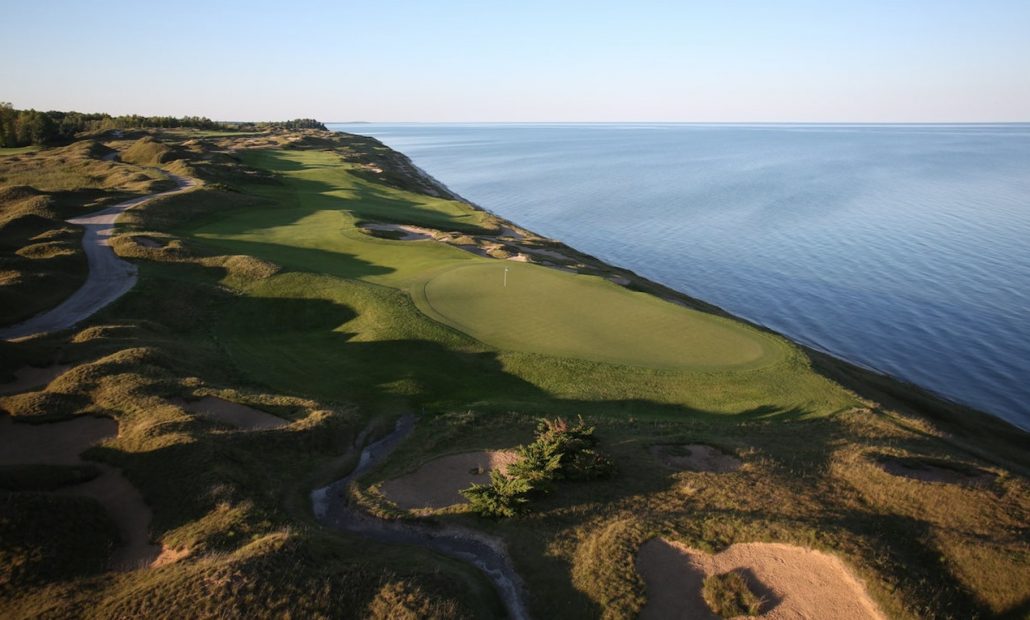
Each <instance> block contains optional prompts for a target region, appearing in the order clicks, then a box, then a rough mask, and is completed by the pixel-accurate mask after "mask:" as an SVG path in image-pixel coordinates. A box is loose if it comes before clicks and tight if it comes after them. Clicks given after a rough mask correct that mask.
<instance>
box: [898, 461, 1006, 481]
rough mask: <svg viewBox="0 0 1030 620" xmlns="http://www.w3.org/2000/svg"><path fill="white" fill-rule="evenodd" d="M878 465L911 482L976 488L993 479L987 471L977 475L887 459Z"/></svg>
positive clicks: (913, 462)
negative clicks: (909, 479) (961, 485)
mask: <svg viewBox="0 0 1030 620" xmlns="http://www.w3.org/2000/svg"><path fill="white" fill-rule="evenodd" d="M879 465H880V467H881V468H882V469H883V470H884V471H885V472H887V473H888V474H890V475H892V476H902V477H904V478H911V479H912V480H919V481H920V482H937V483H942V484H964V485H972V486H978V485H985V484H989V483H990V482H991V481H992V480H994V478H995V476H994V474H992V473H991V472H989V471H984V470H978V471H979V473H972V472H964V471H958V470H956V469H951V468H948V467H938V466H936V465H932V464H930V463H920V462H917V461H901V460H896V459H889V458H887V459H883V460H881V461H880V463H879Z"/></svg>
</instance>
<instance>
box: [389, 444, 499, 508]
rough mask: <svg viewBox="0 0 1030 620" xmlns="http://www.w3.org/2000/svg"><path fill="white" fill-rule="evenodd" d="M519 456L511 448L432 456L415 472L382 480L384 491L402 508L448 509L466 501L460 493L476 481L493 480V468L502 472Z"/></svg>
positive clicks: (481, 482) (483, 482) (482, 482)
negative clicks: (431, 458)
mask: <svg viewBox="0 0 1030 620" xmlns="http://www.w3.org/2000/svg"><path fill="white" fill-rule="evenodd" d="M515 459H516V455H515V453H514V452H511V451H499V450H498V451H484V452H465V453H463V454H452V455H449V456H441V457H440V458H436V459H433V460H431V461H429V462H427V463H425V464H424V465H422V466H421V467H419V468H418V469H417V470H415V471H414V472H412V473H410V474H407V475H404V476H401V477H400V478H394V479H393V480H388V481H386V482H384V483H383V485H382V487H381V490H382V492H383V495H385V496H386V498H387V499H389V500H390V501H392V502H393V503H395V504H397V506H398V507H399V508H403V509H404V510H411V509H415V508H445V507H447V506H452V505H454V504H461V503H464V502H465V501H466V500H465V497H464V496H463V495H462V494H461V493H460V491H461V490H462V489H467V488H468V487H469V486H471V485H472V484H473V483H480V484H485V483H488V482H489V481H490V471H491V470H493V469H499V470H501V471H502V472H503V471H504V470H505V469H506V468H507V467H508V465H509V464H510V463H512V462H513V461H514V460H515Z"/></svg>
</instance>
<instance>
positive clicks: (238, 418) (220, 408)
mask: <svg viewBox="0 0 1030 620" xmlns="http://www.w3.org/2000/svg"><path fill="white" fill-rule="evenodd" d="M171 402H172V403H173V404H174V405H176V406H178V407H182V408H183V409H185V410H187V411H190V412H193V413H195V414H197V415H199V416H201V417H203V418H208V419H211V420H214V421H216V422H221V423H223V424H228V425H230V426H235V427H236V428H238V429H240V430H244V431H263V430H268V429H271V428H280V427H282V426H286V425H287V424H289V421H288V420H284V419H282V418H280V417H277V416H274V415H272V414H270V413H266V412H264V411H261V410H259V409H254V408H253V407H248V406H246V405H241V404H239V403H234V402H232V401H229V400H224V399H222V398H218V397H217V396H205V397H204V398H201V399H200V400H195V401H187V400H184V399H182V398H174V399H172V400H171Z"/></svg>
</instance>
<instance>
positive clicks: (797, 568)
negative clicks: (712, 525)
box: [636, 538, 885, 620]
mask: <svg viewBox="0 0 1030 620" xmlns="http://www.w3.org/2000/svg"><path fill="white" fill-rule="evenodd" d="M636 567H637V572H638V573H639V574H640V576H641V577H642V578H643V579H644V583H645V585H646V588H647V604H646V605H645V606H644V608H643V609H642V610H641V612H640V618H641V619H643V620H648V619H655V620H657V619H663V620H664V619H683V620H686V619H691V620H718V618H719V616H717V615H715V614H714V613H712V611H711V610H710V609H709V607H708V605H707V604H706V603H705V602H704V599H702V598H701V585H702V583H703V581H704V578H705V577H707V576H708V575H714V574H721V573H726V572H729V571H732V570H737V571H740V572H741V573H742V574H743V576H744V578H745V580H746V581H747V582H748V586H749V587H750V588H751V590H752V591H753V592H754V593H755V594H756V595H758V596H759V597H761V598H764V600H765V602H764V604H763V605H762V607H761V615H760V616H758V617H760V618H767V619H769V620H786V619H796V618H812V619H816V618H817V619H819V620H862V619H869V620H884V618H885V616H884V615H883V614H882V613H881V612H880V611H879V609H878V608H877V607H876V604H875V603H873V601H872V599H870V598H869V595H868V594H867V593H866V590H865V587H864V586H863V585H862V582H861V581H859V580H858V579H857V578H856V577H855V576H854V575H853V574H852V573H851V571H850V570H849V569H848V567H847V566H846V565H845V564H844V562H842V561H841V560H840V559H839V558H837V557H836V556H833V555H830V554H828V553H823V552H821V551H815V550H813V549H806V548H804V547H796V546H792V545H784V544H779V543H743V544H735V545H731V546H730V547H729V548H727V549H726V550H724V551H722V552H720V553H717V554H715V555H712V554H708V553H705V552H703V551H698V550H696V549H691V548H690V547H687V546H685V545H681V544H679V543H675V542H670V541H667V540H664V539H661V538H653V539H651V540H649V541H647V542H646V543H644V544H643V545H642V546H641V547H640V551H639V552H638V554H637V559H636Z"/></svg>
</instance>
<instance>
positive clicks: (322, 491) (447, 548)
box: [311, 416, 529, 620]
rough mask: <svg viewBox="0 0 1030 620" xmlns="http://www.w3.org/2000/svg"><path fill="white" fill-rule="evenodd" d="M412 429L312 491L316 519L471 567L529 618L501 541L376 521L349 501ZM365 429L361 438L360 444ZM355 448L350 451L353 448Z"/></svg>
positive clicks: (408, 420) (402, 424) (402, 425)
mask: <svg viewBox="0 0 1030 620" xmlns="http://www.w3.org/2000/svg"><path fill="white" fill-rule="evenodd" d="M414 427H415V419H414V417H412V416H405V417H403V418H401V419H400V420H399V421H398V422H397V426H396V427H395V428H394V430H393V431H392V432H391V433H390V434H388V435H387V436H385V437H383V438H382V439H380V440H378V441H375V442H373V443H370V444H368V445H367V446H365V448H364V449H362V450H361V453H360V457H359V459H358V464H357V466H355V468H354V470H353V471H351V473H350V474H348V475H347V476H346V477H344V478H341V479H340V480H337V481H336V482H333V483H332V484H330V485H328V486H325V487H322V488H319V489H315V490H314V491H312V492H311V504H312V509H313V510H314V513H315V518H316V519H317V520H318V521H319V522H320V523H322V524H323V525H325V526H328V527H330V528H333V529H335V530H338V531H341V532H346V533H348V534H352V535H356V536H360V537H362V538H366V539H369V540H374V541H376V542H380V543H388V544H401V545H416V546H419V547H424V548H426V549H428V550H430V551H433V552H435V553H439V554H441V555H445V556H447V557H450V558H455V559H458V560H461V561H463V562H467V563H469V564H472V565H473V566H475V567H476V568H478V569H479V570H480V571H482V572H483V574H485V575H486V576H487V578H489V579H490V581H491V582H492V583H493V585H494V588H495V589H496V590H497V594H498V596H499V597H500V598H501V601H502V602H503V603H504V606H505V609H506V610H507V612H508V616H509V617H510V618H512V619H513V620H528V618H529V612H528V611H527V608H526V601H525V589H524V586H523V584H522V580H521V579H520V578H519V575H518V573H517V572H516V571H515V567H514V565H513V564H512V561H511V557H510V556H509V555H508V552H507V550H506V549H505V545H504V542H503V541H501V540H500V539H498V538H495V537H493V536H488V535H486V534H483V533H481V532H476V531H474V530H471V529H468V528H464V527H458V526H453V525H440V524H435V523H427V522H410V521H397V520H388V519H380V518H378V517H375V516H372V515H370V514H368V513H366V512H364V511H363V510H361V509H360V508H358V507H356V506H354V505H353V504H352V503H351V502H350V497H349V494H348V492H347V491H348V487H349V485H350V483H351V482H352V481H353V480H354V479H356V478H357V477H358V476H360V475H361V474H363V473H365V472H366V471H368V470H369V469H371V468H372V467H373V466H375V465H377V464H379V463H381V462H382V461H383V460H384V459H385V458H386V457H387V456H389V455H390V453H391V452H393V450H394V448H396V447H397V445H398V444H400V442H401V441H403V440H404V439H405V438H406V437H408V435H410V434H411V431H412V430H413V429H414ZM367 434H368V433H367V431H366V432H363V433H362V434H361V435H359V438H358V441H357V442H356V443H357V445H358V446H360V444H362V443H363V441H364V438H365V437H366V436H367ZM357 449H358V448H357V447H355V448H352V450H357Z"/></svg>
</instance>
